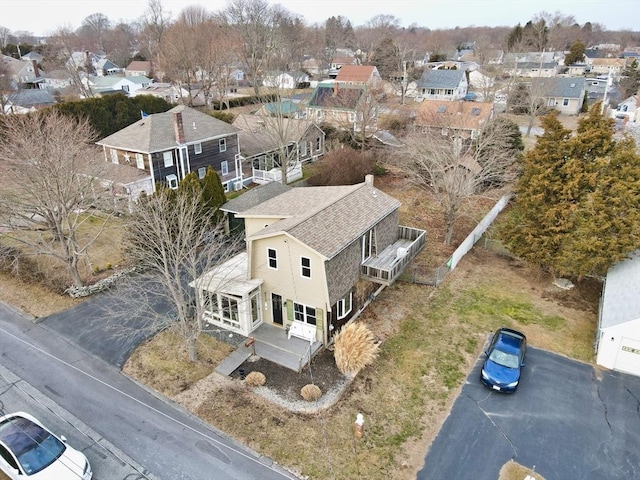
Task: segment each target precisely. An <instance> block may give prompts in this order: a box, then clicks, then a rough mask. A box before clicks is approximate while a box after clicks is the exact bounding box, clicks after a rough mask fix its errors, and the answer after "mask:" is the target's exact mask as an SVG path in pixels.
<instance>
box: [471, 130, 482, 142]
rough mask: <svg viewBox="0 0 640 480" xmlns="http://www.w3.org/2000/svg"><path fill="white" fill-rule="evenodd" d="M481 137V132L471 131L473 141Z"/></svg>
mask: <svg viewBox="0 0 640 480" xmlns="http://www.w3.org/2000/svg"><path fill="white" fill-rule="evenodd" d="M479 137H480V132H479V131H478V130H471V138H472V139H473V140H475V139H477V138H479Z"/></svg>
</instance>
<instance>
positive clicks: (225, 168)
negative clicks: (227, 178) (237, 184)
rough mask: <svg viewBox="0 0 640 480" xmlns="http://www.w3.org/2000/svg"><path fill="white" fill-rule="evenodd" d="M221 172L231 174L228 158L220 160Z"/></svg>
mask: <svg viewBox="0 0 640 480" xmlns="http://www.w3.org/2000/svg"><path fill="white" fill-rule="evenodd" d="M220 173H222V175H229V162H227V161H226V160H225V161H224V162H220Z"/></svg>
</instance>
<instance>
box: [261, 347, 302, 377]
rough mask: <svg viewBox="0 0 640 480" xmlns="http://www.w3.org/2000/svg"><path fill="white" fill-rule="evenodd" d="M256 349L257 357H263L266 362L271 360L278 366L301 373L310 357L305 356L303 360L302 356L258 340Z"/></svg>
mask: <svg viewBox="0 0 640 480" xmlns="http://www.w3.org/2000/svg"><path fill="white" fill-rule="evenodd" d="M307 344H308V342H307ZM254 348H255V351H256V355H257V356H259V357H262V358H264V359H265V360H269V361H270V362H273V363H277V364H278V365H282V366H283V367H287V368H289V369H291V370H294V371H296V372H300V370H301V369H302V367H303V366H304V365H305V361H306V360H307V358H308V355H304V357H305V358H304V359H302V358H301V356H300V355H298V354H296V353H293V352H287V351H285V350H282V349H280V348H277V347H274V346H272V345H269V344H267V343H263V342H260V341H258V340H256V343H255V344H254Z"/></svg>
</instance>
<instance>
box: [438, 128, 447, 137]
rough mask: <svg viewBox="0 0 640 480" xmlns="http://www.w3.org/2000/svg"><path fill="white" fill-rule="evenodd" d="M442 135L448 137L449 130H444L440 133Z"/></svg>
mask: <svg viewBox="0 0 640 480" xmlns="http://www.w3.org/2000/svg"><path fill="white" fill-rule="evenodd" d="M440 133H442V135H444V136H445V137H446V136H447V135H449V129H448V128H443V129H442V132H440Z"/></svg>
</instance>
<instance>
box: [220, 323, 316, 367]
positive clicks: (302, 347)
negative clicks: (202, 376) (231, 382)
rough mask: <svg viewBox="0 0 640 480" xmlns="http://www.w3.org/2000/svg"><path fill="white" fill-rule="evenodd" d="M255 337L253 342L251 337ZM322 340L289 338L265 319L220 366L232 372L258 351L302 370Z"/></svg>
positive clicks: (271, 359)
mask: <svg viewBox="0 0 640 480" xmlns="http://www.w3.org/2000/svg"><path fill="white" fill-rule="evenodd" d="M252 339H253V342H251V340H252ZM247 344H250V345H249V346H246V345H247ZM321 346H322V344H321V343H320V342H318V341H314V342H313V344H311V342H308V341H306V340H303V339H301V338H296V337H291V338H287V332H286V330H285V329H284V327H283V328H281V327H277V326H275V325H270V324H266V323H263V324H262V325H260V326H259V327H258V328H256V329H255V330H254V331H253V332H251V336H250V337H249V338H247V339H246V340H245V341H244V342H243V343H242V344H240V345H239V346H238V347H237V348H236V350H235V351H233V352H232V353H231V355H229V356H228V357H227V358H226V359H224V360H223V361H222V362H221V363H220V365H218V367H217V368H216V371H217V372H218V373H221V374H222V375H230V374H231V373H233V372H234V371H235V370H236V369H237V368H238V367H239V366H240V365H242V363H243V362H244V361H245V360H247V359H248V358H249V357H250V356H251V355H257V356H259V357H261V358H264V359H265V360H269V361H270V362H273V363H277V364H278V365H282V366H283V367H286V368H289V369H291V370H294V371H296V372H300V371H301V370H302V369H303V368H304V367H305V365H306V364H307V363H308V362H309V358H313V356H314V355H315V354H316V353H317V352H318V350H320V347H321Z"/></svg>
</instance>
